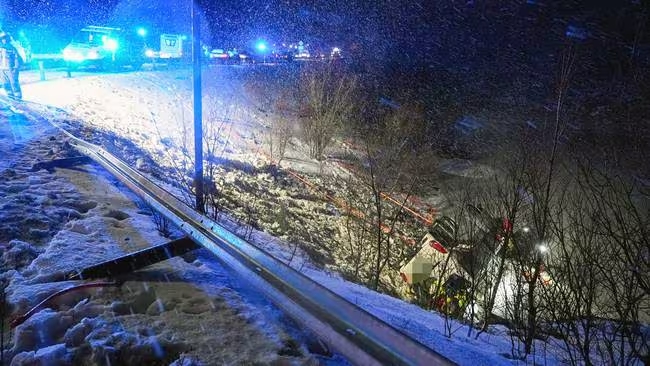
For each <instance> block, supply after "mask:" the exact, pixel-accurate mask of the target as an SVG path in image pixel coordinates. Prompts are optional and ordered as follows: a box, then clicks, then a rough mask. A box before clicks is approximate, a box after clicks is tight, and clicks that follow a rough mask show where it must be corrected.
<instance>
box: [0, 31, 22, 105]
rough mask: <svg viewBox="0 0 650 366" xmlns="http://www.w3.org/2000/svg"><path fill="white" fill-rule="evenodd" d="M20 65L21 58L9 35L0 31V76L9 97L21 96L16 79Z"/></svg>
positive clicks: (18, 97)
mask: <svg viewBox="0 0 650 366" xmlns="http://www.w3.org/2000/svg"><path fill="white" fill-rule="evenodd" d="M20 66H21V58H20V55H19V54H18V50H17V49H16V47H14V46H13V45H12V44H11V35H9V33H5V32H1V31H0V76H2V83H3V85H4V88H5V90H6V91H7V96H8V97H9V98H14V99H22V97H23V95H22V90H21V89H20V81H19V80H18V79H19V76H20Z"/></svg>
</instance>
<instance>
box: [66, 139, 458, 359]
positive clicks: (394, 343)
mask: <svg viewBox="0 0 650 366" xmlns="http://www.w3.org/2000/svg"><path fill="white" fill-rule="evenodd" d="M62 130H63V129H62ZM63 131H64V133H66V134H67V135H68V136H69V137H70V138H71V145H72V146H74V147H75V148H76V149H77V150H79V151H80V152H81V153H83V154H84V155H87V156H89V157H90V158H92V159H93V160H95V161H96V162H97V163H99V164H100V165H102V166H103V167H104V168H105V169H106V170H108V171H109V172H110V173H111V174H113V175H114V176H115V177H116V178H118V179H119V180H120V181H122V183H124V184H125V185H126V186H127V187H129V188H130V189H131V190H132V191H133V192H134V193H136V194H137V195H139V196H140V197H141V198H142V199H143V200H144V201H146V202H147V203H148V204H150V205H151V206H152V207H153V208H154V209H155V210H157V211H158V212H160V213H161V214H162V215H163V216H165V217H166V218H167V219H169V220H170V221H171V222H173V223H174V224H175V225H177V226H178V227H179V228H180V229H181V230H182V231H184V232H185V233H186V234H187V235H188V236H189V237H191V238H192V239H193V240H194V241H196V242H197V243H198V244H200V245H201V246H203V247H204V248H207V249H208V250H210V251H211V252H212V253H214V254H215V255H216V256H217V257H218V258H219V259H220V260H221V261H223V262H224V263H225V264H226V265H227V266H229V267H230V268H231V269H232V270H234V271H235V272H236V273H237V274H238V275H240V276H242V277H243V278H244V279H246V280H247V281H249V282H250V283H251V284H253V285H255V286H256V287H257V288H258V289H259V290H260V291H261V292H262V293H264V294H265V295H266V296H267V297H268V298H269V299H270V300H271V301H272V302H273V303H274V304H275V305H276V306H278V307H279V308H280V309H282V310H283V311H285V312H286V314H287V315H289V316H290V317H292V318H293V319H294V320H296V321H297V322H298V323H300V324H301V325H302V326H304V327H306V328H307V329H310V330H311V331H313V332H314V333H315V334H317V335H318V336H319V337H320V338H321V339H322V340H323V341H324V342H325V343H327V344H328V345H330V346H331V347H333V348H334V349H336V350H337V351H338V352H339V353H341V354H342V355H344V356H345V357H346V358H347V359H348V360H349V361H351V362H353V363H355V364H358V365H426V366H434V365H453V364H454V363H453V362H451V361H450V360H449V359H447V358H446V357H444V356H442V355H440V354H438V353H436V352H435V351H433V350H431V349H429V348H428V347H426V346H424V345H422V344H421V343H419V342H417V341H416V340H414V339H412V338H410V337H409V336H407V335H406V334H404V333H402V332H401V331H399V330H397V329H395V328H393V327H391V326H390V325H389V324H387V323H385V322H383V321H382V320H380V319H378V318H376V317H375V316H373V315H372V314H370V313H368V312H366V311H365V310H363V309H361V308H359V307H358V306H356V305H354V304H352V303H350V302H348V301H347V300H345V299H343V298H342V297H340V296H339V295H337V294H335V293H334V292H332V291H330V290H329V289H327V288H326V287H324V286H322V285H320V284H318V283H316V282H315V281H313V280H311V279H309V278H308V277H306V276H304V275H302V274H301V273H299V272H298V271H296V270H294V269H293V268H291V267H289V266H287V265H285V264H284V263H282V262H281V261H279V260H277V259H275V258H273V257H272V256H271V255H269V254H267V253H266V252H264V251H263V250H261V249H259V248H257V247H255V246H253V245H252V244H250V243H248V242H246V241H244V240H242V239H241V238H239V237H237V236H236V235H235V234H233V233H231V232H229V231H228V230H226V229H225V228H224V227H222V226H221V225H219V224H217V223H216V222H214V221H212V220H210V219H209V218H207V217H205V216H203V215H201V214H200V213H198V212H197V211H195V210H194V209H192V208H191V207H189V206H188V205H187V204H185V203H183V202H182V201H180V200H179V199H177V198H176V197H174V196H173V195H172V194H171V193H169V192H168V191H166V190H164V189H163V188H161V187H159V186H158V185H156V184H154V183H153V182H151V181H150V180H149V179H147V178H146V177H145V176H143V175H142V174H140V173H139V172H138V171H136V170H134V169H133V168H131V167H130V166H128V165H127V164H126V163H124V162H122V161H121V160H119V159H118V158H116V157H114V156H112V155H111V154H109V153H108V152H106V151H105V150H103V149H101V148H100V147H98V146H96V145H93V144H90V143H88V142H86V141H83V140H81V139H78V138H76V137H75V136H73V135H72V134H70V133H69V132H67V131H65V130H63Z"/></svg>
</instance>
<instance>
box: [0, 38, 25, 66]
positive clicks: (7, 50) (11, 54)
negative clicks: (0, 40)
mask: <svg viewBox="0 0 650 366" xmlns="http://www.w3.org/2000/svg"><path fill="white" fill-rule="evenodd" d="M20 64H21V59H20V55H18V51H17V50H16V47H14V46H13V45H11V43H5V44H1V45H0V70H11V69H17V68H19V67H20Z"/></svg>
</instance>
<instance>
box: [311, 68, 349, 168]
mask: <svg viewBox="0 0 650 366" xmlns="http://www.w3.org/2000/svg"><path fill="white" fill-rule="evenodd" d="M301 86H302V87H301V88H302V99H303V106H302V111H301V117H302V118H301V122H302V132H303V137H304V139H305V142H306V143H307V144H308V145H309V155H310V157H312V158H315V159H318V160H322V159H323V158H324V156H323V153H324V152H325V149H326V148H327V147H328V146H329V144H330V143H331V141H332V139H333V138H334V136H336V134H337V133H338V132H339V131H340V130H341V128H342V127H343V126H344V125H345V124H346V123H348V120H349V119H350V118H351V117H352V115H353V112H354V110H355V108H356V107H357V99H356V97H355V91H356V89H357V79H356V77H355V76H352V75H349V74H345V73H343V72H342V71H341V70H339V69H337V68H334V67H332V66H331V65H329V64H324V65H318V66H314V67H312V68H309V69H307V70H305V71H303V73H302V74H301Z"/></svg>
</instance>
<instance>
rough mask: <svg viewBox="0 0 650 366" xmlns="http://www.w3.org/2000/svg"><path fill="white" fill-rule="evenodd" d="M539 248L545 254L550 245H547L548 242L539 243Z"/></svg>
mask: <svg viewBox="0 0 650 366" xmlns="http://www.w3.org/2000/svg"><path fill="white" fill-rule="evenodd" d="M537 250H538V251H539V252H540V253H541V254H545V253H546V252H548V247H547V246H546V244H538V245H537Z"/></svg>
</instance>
